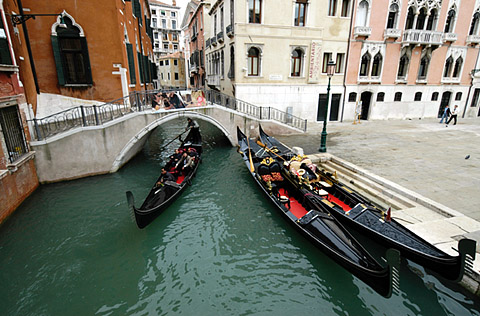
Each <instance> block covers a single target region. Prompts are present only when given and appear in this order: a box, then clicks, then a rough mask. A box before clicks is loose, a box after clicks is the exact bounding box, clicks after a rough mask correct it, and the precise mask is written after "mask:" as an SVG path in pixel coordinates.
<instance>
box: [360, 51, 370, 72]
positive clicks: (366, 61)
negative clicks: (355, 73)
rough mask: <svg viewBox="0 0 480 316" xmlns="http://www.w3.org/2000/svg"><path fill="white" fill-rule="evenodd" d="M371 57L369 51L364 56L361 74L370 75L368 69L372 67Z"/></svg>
mask: <svg viewBox="0 0 480 316" xmlns="http://www.w3.org/2000/svg"><path fill="white" fill-rule="evenodd" d="M371 59H372V58H371V57H370V54H369V53H365V54H364V55H363V57H362V63H361V64H360V76H362V77H366V76H368V71H369V69H370V60H371Z"/></svg>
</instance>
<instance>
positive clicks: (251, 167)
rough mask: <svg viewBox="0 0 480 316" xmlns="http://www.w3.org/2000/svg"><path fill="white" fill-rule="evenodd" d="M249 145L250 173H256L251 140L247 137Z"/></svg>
mask: <svg viewBox="0 0 480 316" xmlns="http://www.w3.org/2000/svg"><path fill="white" fill-rule="evenodd" d="M247 143H248V160H249V161H250V172H254V171H255V167H254V166H253V161H252V150H251V149H250V139H249V138H248V137H247Z"/></svg>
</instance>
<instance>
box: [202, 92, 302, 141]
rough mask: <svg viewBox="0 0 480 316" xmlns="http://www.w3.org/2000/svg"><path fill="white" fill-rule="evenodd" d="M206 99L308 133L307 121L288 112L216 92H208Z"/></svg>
mask: <svg viewBox="0 0 480 316" xmlns="http://www.w3.org/2000/svg"><path fill="white" fill-rule="evenodd" d="M205 98H206V99H207V101H209V102H211V103H215V104H217V105H220V106H224V107H226V108H229V109H232V110H235V111H238V112H240V113H243V114H247V115H250V116H253V117H255V118H257V119H259V120H273V121H277V122H281V123H284V124H286V125H288V126H292V127H294V128H298V129H300V130H302V131H304V132H306V131H307V120H306V119H302V118H300V117H297V116H294V115H292V114H290V113H288V112H285V111H282V110H279V109H277V108H273V107H270V106H269V107H266V106H256V105H253V104H251V103H248V102H245V101H241V100H238V99H236V98H234V97H231V96H229V95H226V94H223V93H221V92H218V91H215V90H206V91H205Z"/></svg>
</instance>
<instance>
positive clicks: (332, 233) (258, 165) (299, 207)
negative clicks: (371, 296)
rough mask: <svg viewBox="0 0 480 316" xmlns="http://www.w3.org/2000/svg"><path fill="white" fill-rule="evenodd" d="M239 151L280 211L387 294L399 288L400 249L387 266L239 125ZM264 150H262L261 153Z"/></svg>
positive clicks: (388, 258)
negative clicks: (287, 175)
mask: <svg viewBox="0 0 480 316" xmlns="http://www.w3.org/2000/svg"><path fill="white" fill-rule="evenodd" d="M237 138H238V144H239V146H240V147H239V152H240V153H241V154H242V157H243V160H244V161H245V164H246V165H247V167H248V168H249V170H250V173H251V175H252V176H253V178H254V179H255V181H256V183H257V184H258V186H259V187H260V188H261V189H262V191H263V192H264V193H265V194H266V195H267V196H268V197H269V199H270V200H271V201H272V202H273V203H274V204H275V205H276V206H277V209H278V210H279V211H280V214H281V215H282V216H283V218H284V219H286V220H287V221H288V222H290V223H291V224H292V225H293V226H294V227H295V228H296V229H297V230H298V231H299V232H300V233H301V234H302V235H304V236H305V237H306V238H307V239H308V240H310V241H311V242H312V243H313V244H314V245H315V246H317V247H318V248H320V249H321V250H322V251H323V252H324V253H325V254H326V255H328V256H329V257H330V258H332V259H333V260H334V261H336V262H337V263H338V264H340V265H341V266H343V267H344V268H345V269H346V270H348V271H349V272H351V273H352V274H353V275H355V276H356V277H358V278H359V279H361V280H362V281H363V282H365V283H366V284H367V285H369V286H370V287H371V288H373V289H374V290H375V291H376V292H377V293H379V294H380V295H383V296H385V297H390V296H391V294H392V284H393V287H394V288H398V265H399V262H400V260H399V259H400V257H399V256H400V255H399V252H398V251H396V250H394V249H389V250H388V251H387V254H386V261H387V266H386V267H383V266H382V265H380V264H379V263H378V262H377V261H376V260H375V259H374V258H373V257H372V256H371V255H370V254H369V253H368V252H367V251H366V250H365V249H364V248H363V247H362V246H361V245H360V243H359V242H357V241H356V240H355V239H354V238H353V236H351V235H350V234H349V233H348V231H347V230H346V229H345V228H344V227H343V226H342V225H341V224H340V223H339V222H338V221H337V220H336V219H335V218H334V217H333V216H331V215H330V214H329V213H327V212H325V211H323V210H322V209H321V208H317V207H316V203H315V202H316V200H315V199H314V196H313V195H312V194H311V193H309V192H308V191H307V190H305V189H303V188H297V187H295V186H292V185H290V183H289V182H288V181H285V180H284V179H283V178H282V174H281V169H282V167H281V166H280V164H279V163H278V162H276V161H275V162H273V163H272V164H267V163H265V161H264V160H265V158H266V157H267V158H268V154H265V152H264V151H263V150H262V148H261V147H260V146H258V145H257V144H256V143H255V142H253V141H252V140H249V139H248V138H247V137H246V136H245V134H243V133H242V132H241V131H240V129H238V128H237ZM260 152H263V154H259V153H260Z"/></svg>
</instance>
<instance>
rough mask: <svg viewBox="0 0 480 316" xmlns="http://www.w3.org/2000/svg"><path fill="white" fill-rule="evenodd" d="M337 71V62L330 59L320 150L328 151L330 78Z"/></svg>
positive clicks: (322, 151)
mask: <svg viewBox="0 0 480 316" xmlns="http://www.w3.org/2000/svg"><path fill="white" fill-rule="evenodd" d="M334 72H335V62H334V61H333V60H330V61H329V62H328V64H327V76H328V86H327V104H326V105H325V117H324V119H323V130H322V138H321V140H320V148H319V149H318V151H319V152H321V153H325V152H327V114H328V99H329V97H330V80H331V79H332V76H333V73H334Z"/></svg>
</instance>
